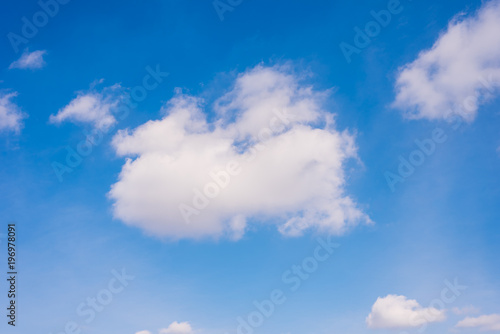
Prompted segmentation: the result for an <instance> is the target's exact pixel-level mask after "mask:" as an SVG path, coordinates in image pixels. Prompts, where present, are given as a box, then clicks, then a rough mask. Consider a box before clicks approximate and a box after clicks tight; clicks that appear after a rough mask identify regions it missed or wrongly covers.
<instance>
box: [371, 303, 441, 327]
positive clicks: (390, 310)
mask: <svg viewBox="0 0 500 334" xmlns="http://www.w3.org/2000/svg"><path fill="white" fill-rule="evenodd" d="M445 318H446V316H445V311H444V310H438V309H436V308H433V307H427V308H424V307H422V306H420V304H419V303H418V302H417V301H416V300H414V299H407V298H406V297H405V296H398V295H387V296H386V297H383V298H381V297H379V298H377V301H376V302H375V304H373V306H372V311H371V313H370V314H369V315H368V317H367V318H366V323H367V325H368V327H369V328H373V329H376V328H409V327H418V326H422V325H425V324H427V323H432V322H439V321H443V320H445Z"/></svg>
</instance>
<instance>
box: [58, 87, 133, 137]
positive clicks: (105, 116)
mask: <svg viewBox="0 0 500 334" xmlns="http://www.w3.org/2000/svg"><path fill="white" fill-rule="evenodd" d="M101 82H102V80H101V81H98V82H94V83H92V85H91V89H90V90H89V91H85V92H78V93H77V96H76V97H75V98H74V99H73V100H71V102H70V103H68V104H67V105H66V106H65V107H63V108H62V109H60V110H59V111H58V112H57V114H55V115H50V122H51V123H54V124H60V123H62V122H64V121H70V122H73V123H90V124H92V125H93V126H95V127H96V128H103V127H109V126H111V125H113V124H115V123H116V118H115V116H114V115H113V113H114V112H115V109H116V108H117V107H118V105H119V103H120V101H122V99H123V98H124V96H125V95H124V89H123V88H122V87H121V86H120V85H119V84H115V85H113V86H110V87H104V88H103V89H101V90H100V91H99V90H97V89H96V88H95V86H96V85H98V84H99V83H101Z"/></svg>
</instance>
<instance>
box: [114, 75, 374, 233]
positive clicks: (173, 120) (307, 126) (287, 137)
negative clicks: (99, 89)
mask: <svg viewBox="0 0 500 334" xmlns="http://www.w3.org/2000/svg"><path fill="white" fill-rule="evenodd" d="M325 96H326V93H325V92H316V91H314V90H313V89H312V88H311V87H309V86H306V85H303V84H301V81H300V80H299V79H298V78H297V77H296V76H295V75H293V74H291V73H290V71H289V70H288V69H287V68H286V67H272V68H267V67H263V66H258V67H256V68H254V69H252V70H249V71H247V72H245V73H243V74H241V75H240V76H239V77H238V78H237V80H236V82H235V85H234V87H233V88H232V89H231V91H230V92H228V93H227V94H226V95H224V96H223V97H221V98H220V99H219V100H218V101H217V102H216V103H215V105H214V110H215V113H214V114H215V116H214V117H213V120H212V121H210V122H209V121H207V114H206V113H204V112H203V110H202V103H201V101H200V100H199V99H197V98H195V97H192V96H185V95H178V96H176V97H174V98H173V99H172V100H171V101H169V102H168V103H167V105H166V106H165V108H164V109H163V110H162V112H163V114H164V116H163V118H161V119H160V120H154V121H149V122H147V123H145V124H143V125H141V126H139V127H138V128H136V129H134V130H122V131H119V132H118V133H117V135H116V136H115V137H114V139H113V145H114V147H115V148H116V152H117V153H118V154H119V155H120V156H125V157H128V158H127V160H126V163H125V165H124V166H123V168H122V171H121V173H120V175H119V180H118V181H117V182H116V183H115V184H114V185H113V186H112V188H111V191H110V193H109V196H110V198H111V199H112V200H113V201H114V204H113V209H114V215H115V217H117V218H119V219H121V220H123V221H124V222H125V223H127V224H130V225H134V226H138V227H140V228H142V229H143V230H145V231H147V232H149V233H151V234H155V235H159V236H168V237H171V238H188V237H192V238H200V237H205V236H211V237H219V236H223V235H225V236H229V237H232V238H235V239H237V238H239V237H241V236H242V235H243V233H244V232H245V230H246V229H247V228H248V225H249V224H248V222H249V221H255V222H257V221H258V222H261V223H264V222H267V223H273V224H277V225H278V227H279V230H280V232H282V233H283V234H287V235H300V234H302V233H303V232H304V231H305V230H308V229H312V228H314V229H316V230H319V231H321V232H325V233H332V234H333V233H335V234H340V233H343V232H344V231H346V230H347V229H348V228H349V227H352V226H355V225H357V224H359V223H369V222H370V219H369V218H368V216H367V215H366V214H365V213H363V212H362V211H361V210H360V209H359V208H358V206H357V204H356V203H355V201H354V200H353V199H352V198H351V197H350V196H348V195H346V194H345V192H344V186H345V183H346V180H345V175H344V166H345V163H346V161H347V160H348V159H351V158H356V147H355V144H354V139H353V137H352V135H350V134H349V133H348V132H346V131H343V132H339V131H338V130H336V128H335V124H334V120H333V115H332V114H331V113H329V112H328V111H326V110H325V109H323V107H322V105H323V102H324V98H325Z"/></svg>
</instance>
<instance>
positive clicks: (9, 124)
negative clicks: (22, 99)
mask: <svg viewBox="0 0 500 334" xmlns="http://www.w3.org/2000/svg"><path fill="white" fill-rule="evenodd" d="M16 96H17V92H11V93H7V94H4V93H1V92H0V131H4V130H8V131H14V132H16V133H19V131H21V129H22V127H23V122H22V120H23V118H26V117H27V116H26V114H25V113H23V112H22V111H21V108H19V106H18V105H17V104H15V103H14V102H12V98H14V97H16Z"/></svg>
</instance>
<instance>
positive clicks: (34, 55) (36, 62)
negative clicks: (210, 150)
mask: <svg viewBox="0 0 500 334" xmlns="http://www.w3.org/2000/svg"><path fill="white" fill-rule="evenodd" d="M46 53H47V51H45V50H38V51H33V52H29V51H28V50H24V52H23V54H22V55H21V57H20V58H19V59H18V60H16V61H14V62H13V63H12V64H10V66H9V69H13V68H19V69H30V70H35V69H39V68H42V67H44V66H45V65H46V63H45V60H43V56H44V55H45V54H46Z"/></svg>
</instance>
